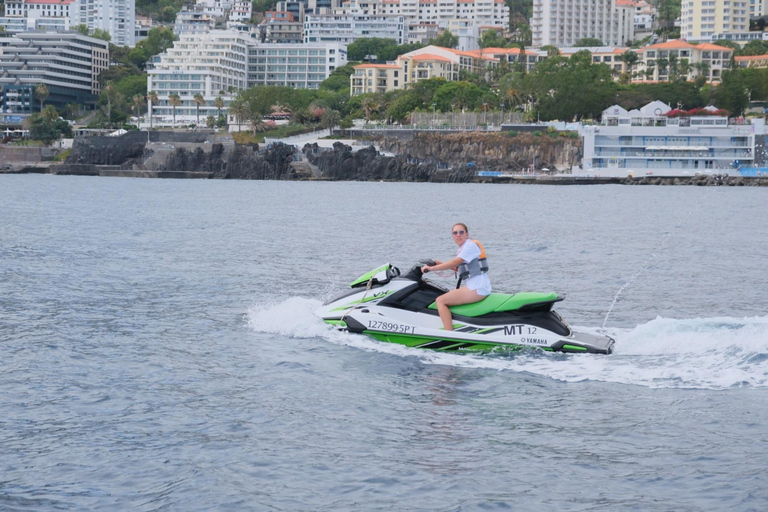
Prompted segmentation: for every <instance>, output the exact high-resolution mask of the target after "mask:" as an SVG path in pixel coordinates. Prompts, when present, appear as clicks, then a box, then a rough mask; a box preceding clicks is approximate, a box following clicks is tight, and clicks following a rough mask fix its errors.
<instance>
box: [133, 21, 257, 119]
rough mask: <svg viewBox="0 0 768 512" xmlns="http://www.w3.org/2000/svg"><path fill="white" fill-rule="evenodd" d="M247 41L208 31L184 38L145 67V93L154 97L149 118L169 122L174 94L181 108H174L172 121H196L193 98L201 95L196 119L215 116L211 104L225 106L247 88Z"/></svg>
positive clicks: (236, 34) (234, 34)
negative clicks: (221, 101) (223, 102)
mask: <svg viewBox="0 0 768 512" xmlns="http://www.w3.org/2000/svg"><path fill="white" fill-rule="evenodd" d="M250 43H251V39H250V37H248V35H247V34H243V33H241V32H235V31H229V30H212V31H210V32H207V33H204V34H184V35H181V36H180V37H179V40H178V41H176V42H174V44H173V47H172V48H169V49H168V50H166V51H165V53H162V54H160V55H158V56H156V57H155V58H154V60H153V62H152V63H151V65H148V66H147V67H148V69H147V74H148V75H149V76H148V77H147V91H154V92H155V93H156V94H157V96H158V102H157V105H151V106H150V108H149V114H150V115H151V116H153V117H155V118H157V119H158V120H160V121H165V122H171V121H172V119H173V115H174V108H173V105H171V96H172V95H174V94H176V95H178V96H179V99H180V100H181V105H177V106H176V108H175V113H176V119H177V120H180V119H186V120H187V122H194V121H196V117H197V106H196V103H195V95H196V94H201V95H202V96H203V99H204V100H205V105H203V106H201V108H200V117H201V119H204V118H205V117H206V116H208V115H216V113H217V109H216V107H214V105H213V101H214V100H215V99H216V98H217V97H219V96H222V97H223V98H224V99H225V100H226V101H227V102H229V100H231V99H232V97H233V95H234V94H236V92H237V91H239V90H241V89H245V88H247V86H248V45H249V44H250Z"/></svg>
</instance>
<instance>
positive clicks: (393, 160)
mask: <svg viewBox="0 0 768 512" xmlns="http://www.w3.org/2000/svg"><path fill="white" fill-rule="evenodd" d="M302 151H303V152H304V155H305V156H306V158H307V160H309V162H310V163H312V164H313V165H315V166H317V167H318V168H319V169H320V172H321V176H322V177H323V178H325V179H330V180H357V181H379V180H385V181H440V182H449V183H465V182H468V181H470V180H471V179H472V178H473V176H474V172H475V171H474V170H473V169H468V168H467V167H466V165H465V166H463V167H462V168H459V169H438V168H437V167H438V166H437V165H436V163H434V162H417V161H415V160H414V159H412V158H410V156H409V155H407V154H400V155H396V156H381V155H380V154H379V153H378V151H376V149H375V148H373V147H372V146H370V147H367V148H363V149H361V150H359V151H357V152H354V153H353V152H352V148H351V147H350V146H347V145H346V144H342V143H341V142H336V143H334V144H333V149H331V150H327V149H323V148H320V147H318V145H317V144H307V145H306V146H304V148H303V150H302Z"/></svg>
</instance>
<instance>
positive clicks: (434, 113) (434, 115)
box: [432, 103, 437, 128]
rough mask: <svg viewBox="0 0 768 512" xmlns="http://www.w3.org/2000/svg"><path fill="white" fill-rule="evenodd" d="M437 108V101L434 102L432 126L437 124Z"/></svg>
mask: <svg viewBox="0 0 768 512" xmlns="http://www.w3.org/2000/svg"><path fill="white" fill-rule="evenodd" d="M436 108H437V103H433V104H432V127H433V128H434V126H435V117H436V116H437V111H436Z"/></svg>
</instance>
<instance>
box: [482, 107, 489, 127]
mask: <svg viewBox="0 0 768 512" xmlns="http://www.w3.org/2000/svg"><path fill="white" fill-rule="evenodd" d="M487 112H488V102H485V103H483V124H485V114H486V113H487Z"/></svg>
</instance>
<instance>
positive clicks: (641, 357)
mask: <svg viewBox="0 0 768 512" xmlns="http://www.w3.org/2000/svg"><path fill="white" fill-rule="evenodd" d="M320 305H321V303H320V301H318V300H315V299H307V298H301V297H293V298H290V299H288V300H286V301H284V302H281V303H276V304H257V305H254V306H252V307H251V308H250V309H249V310H248V313H247V317H246V318H247V322H248V325H249V327H250V328H252V329H253V330H255V331H259V332H268V333H274V334H279V335H282V336H288V337H295V338H311V337H318V338H322V339H324V340H326V341H329V342H331V343H336V344H339V345H347V346H351V347H356V348H358V349H363V350H369V351H376V352H382V353H387V354H394V355H399V356H411V357H417V358H419V359H420V360H421V361H422V362H423V363H425V364H443V365H451V366H461V367H471V368H487V369H494V370H499V371H518V372H529V373H532V374H536V375H541V376H545V377H549V378H552V379H557V380H561V381H566V382H580V381H586V380H594V381H603V382H616V383H624V384H634V385H641V386H649V387H663V388H668V387H675V388H702V389H725V388H729V387H733V386H754V387H768V317H754V318H697V319H670V318H656V319H655V320H651V321H650V322H647V323H645V324H641V325H638V326H637V327H635V328H632V329H608V330H607V331H605V333H606V334H609V335H610V336H612V337H614V338H615V339H616V346H615V352H614V354H612V355H609V356H604V355H588V354H559V353H549V352H543V351H539V350H523V351H520V352H517V353H504V354H454V353H444V352H436V351H429V350H422V349H413V348H407V347H404V346H401V345H396V344H392V343H384V342H379V341H376V340H373V339H371V338H368V337H367V336H362V335H356V334H349V333H343V332H339V331H337V330H335V329H333V328H332V327H330V326H327V325H325V324H324V323H323V322H322V321H321V320H320V319H318V318H317V317H315V315H314V314H313V311H314V310H315V309H317V308H318V307H320ZM575 329H576V330H577V331H586V332H596V329H594V328H578V327H576V328H575Z"/></svg>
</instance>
